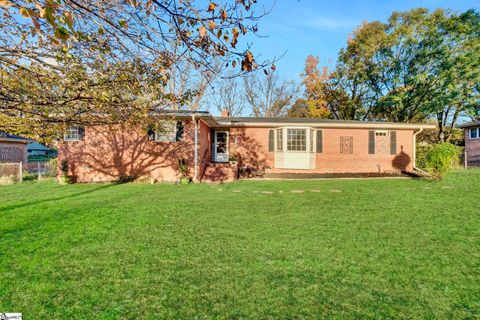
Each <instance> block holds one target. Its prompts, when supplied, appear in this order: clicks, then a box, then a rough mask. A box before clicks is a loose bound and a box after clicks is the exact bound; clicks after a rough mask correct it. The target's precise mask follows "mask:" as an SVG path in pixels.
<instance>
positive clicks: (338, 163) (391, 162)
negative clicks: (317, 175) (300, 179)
mask: <svg viewBox="0 0 480 320" xmlns="http://www.w3.org/2000/svg"><path fill="white" fill-rule="evenodd" d="M368 131H369V130H367V129H323V153H318V154H317V157H316V158H317V159H316V160H317V161H316V171H319V172H391V171H404V170H406V171H412V169H413V130H395V131H397V154H396V155H391V154H390V137H389V136H386V137H378V136H377V137H375V138H376V143H375V146H376V150H375V154H369V153H368ZM341 137H352V138H353V153H351V154H345V153H343V154H342V153H340V138H341ZM382 139H384V140H385V141H383V142H384V145H383V146H384V147H383V148H382V147H381V145H382V144H381V140H382Z"/></svg>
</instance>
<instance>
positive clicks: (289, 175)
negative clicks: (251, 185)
mask: <svg viewBox="0 0 480 320" xmlns="http://www.w3.org/2000/svg"><path fill="white" fill-rule="evenodd" d="M398 177H418V176H417V175H415V174H412V173H408V172H403V173H379V172H372V173H266V174H264V175H263V176H262V177H256V178H267V179H334V178H398Z"/></svg>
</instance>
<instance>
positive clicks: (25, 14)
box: [20, 8, 30, 18]
mask: <svg viewBox="0 0 480 320" xmlns="http://www.w3.org/2000/svg"><path fill="white" fill-rule="evenodd" d="M20 14H21V15H22V16H23V17H24V18H28V17H30V14H29V13H28V10H27V9H25V8H20Z"/></svg>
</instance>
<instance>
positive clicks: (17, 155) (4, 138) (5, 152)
mask: <svg viewBox="0 0 480 320" xmlns="http://www.w3.org/2000/svg"><path fill="white" fill-rule="evenodd" d="M29 142H30V140H29V139H27V138H23V137H20V136H16V135H14V134H8V133H5V132H0V162H23V163H27V143H29Z"/></svg>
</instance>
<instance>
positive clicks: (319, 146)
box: [317, 130, 323, 153]
mask: <svg viewBox="0 0 480 320" xmlns="http://www.w3.org/2000/svg"><path fill="white" fill-rule="evenodd" d="M322 152H323V133H322V130H317V153H322Z"/></svg>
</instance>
